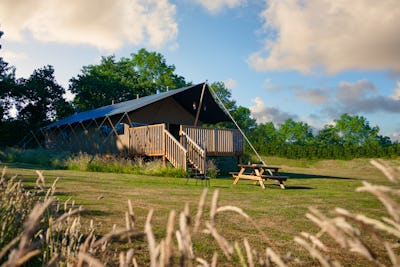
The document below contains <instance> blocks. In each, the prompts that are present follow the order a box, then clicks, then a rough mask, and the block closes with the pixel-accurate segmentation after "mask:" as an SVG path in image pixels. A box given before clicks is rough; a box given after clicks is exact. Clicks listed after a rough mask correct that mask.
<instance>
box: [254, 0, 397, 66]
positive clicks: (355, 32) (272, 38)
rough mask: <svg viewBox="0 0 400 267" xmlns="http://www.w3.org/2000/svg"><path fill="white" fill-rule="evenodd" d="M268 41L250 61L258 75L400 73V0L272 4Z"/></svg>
mask: <svg viewBox="0 0 400 267" xmlns="http://www.w3.org/2000/svg"><path fill="white" fill-rule="evenodd" d="M261 16H262V18H263V19H264V20H265V24H264V28H265V29H266V30H267V34H268V37H269V38H268V40H267V41H266V42H265V45H264V47H263V49H261V50H260V51H258V52H256V53H254V54H252V55H251V56H250V57H249V59H248V62H249V64H250V65H251V66H252V67H253V68H255V69H256V70H259V71H267V70H288V69H292V70H297V71H300V72H303V73H310V72H313V71H316V70H321V69H322V70H324V71H326V72H329V73H336V72H340V71H345V70H349V69H361V70H378V69H383V70H389V71H399V70H400V34H399V32H400V5H399V1H398V0H380V1H379V2H376V1H375V0H356V1H347V0H335V1H331V0H286V1H281V0H271V1H269V6H268V8H267V9H266V10H264V11H263V12H262V14H261Z"/></svg>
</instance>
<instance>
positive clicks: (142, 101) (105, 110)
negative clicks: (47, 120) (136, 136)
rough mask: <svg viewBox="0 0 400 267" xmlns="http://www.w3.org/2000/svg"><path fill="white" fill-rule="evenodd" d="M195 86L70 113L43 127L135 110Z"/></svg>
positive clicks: (47, 127)
mask: <svg viewBox="0 0 400 267" xmlns="http://www.w3.org/2000/svg"><path fill="white" fill-rule="evenodd" d="M195 86H198V85H192V86H187V87H183V88H180V89H175V90H170V91H167V92H162V93H159V94H155V95H149V96H144V97H141V98H138V99H133V100H129V101H125V102H121V103H117V104H113V105H108V106H104V107H100V108H96V109H92V110H88V111H84V112H80V113H76V114H74V115H71V116H69V117H66V118H64V119H61V120H59V121H56V122H53V123H51V124H49V125H47V126H45V127H44V129H50V128H53V127H57V126H61V125H68V124H72V123H76V122H84V121H87V120H93V119H98V118H103V117H110V116H114V115H118V114H124V113H126V112H130V111H134V110H137V109H139V108H142V107H144V106H147V105H149V104H152V103H154V102H157V101H160V100H162V99H165V98H167V97H170V96H173V95H175V94H178V93H181V92H183V91H186V90H188V89H191V88H192V87H195Z"/></svg>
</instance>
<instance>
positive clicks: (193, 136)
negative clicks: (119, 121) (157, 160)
mask: <svg viewBox="0 0 400 267" xmlns="http://www.w3.org/2000/svg"><path fill="white" fill-rule="evenodd" d="M179 136H180V138H179V139H180V140H179V141H178V140H177V139H176V138H175V137H174V136H173V135H172V134H171V133H170V132H169V131H168V130H167V129H166V126H165V124H155V125H149V126H140V127H133V128H129V145H128V152H129V154H130V155H146V156H161V157H163V158H164V159H168V160H169V161H170V162H171V163H172V164H173V165H174V166H175V167H178V168H182V169H184V170H187V166H188V164H190V165H191V166H192V167H194V168H196V169H197V170H198V171H199V173H200V174H204V173H205V171H206V168H207V167H206V161H207V157H208V156H238V157H239V156H241V155H243V151H244V146H243V145H244V144H243V137H242V135H241V134H240V132H239V131H237V130H232V129H213V128H202V127H193V126H185V125H181V127H180V131H179Z"/></svg>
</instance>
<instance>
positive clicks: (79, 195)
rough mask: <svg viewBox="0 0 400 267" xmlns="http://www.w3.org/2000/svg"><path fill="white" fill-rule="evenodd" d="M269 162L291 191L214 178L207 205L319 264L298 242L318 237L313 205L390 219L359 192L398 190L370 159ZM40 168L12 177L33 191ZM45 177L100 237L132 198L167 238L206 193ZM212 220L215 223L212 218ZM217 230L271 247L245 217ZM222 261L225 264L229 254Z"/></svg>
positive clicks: (180, 186)
mask: <svg viewBox="0 0 400 267" xmlns="http://www.w3.org/2000/svg"><path fill="white" fill-rule="evenodd" d="M267 162H268V164H270V165H277V166H281V167H282V172H283V173H285V174H286V175H288V176H289V177H290V179H289V180H288V181H287V182H286V183H285V184H286V187H287V189H286V190H281V189H280V188H279V186H278V185H276V184H275V183H274V182H272V181H267V182H266V189H265V190H262V189H261V188H260V187H259V186H258V185H254V184H252V182H251V181H244V180H240V181H239V183H238V184H237V185H233V184H232V179H231V177H221V178H216V179H212V180H211V186H210V187H209V193H208V197H207V205H209V204H210V202H211V197H212V193H213V191H214V190H216V189H218V190H219V191H220V202H219V204H220V205H233V206H237V207H240V208H241V209H243V211H244V212H245V213H247V214H248V215H250V216H251V217H252V218H253V220H254V221H255V222H256V223H257V225H258V226H259V227H260V229H261V230H262V231H263V232H264V233H265V234H266V235H267V236H268V237H269V239H270V240H271V241H272V242H273V245H274V246H275V247H276V248H277V250H278V251H279V252H280V253H282V254H285V253H286V252H289V251H290V252H293V253H294V255H296V256H299V257H300V258H301V259H303V260H304V261H305V263H304V264H305V265H308V264H310V263H313V262H312V261H310V259H308V258H307V257H306V255H307V253H306V252H304V251H303V250H302V249H301V248H300V247H299V246H298V245H296V244H295V243H294V242H293V237H294V236H295V235H298V234H299V233H300V232H302V231H306V232H311V233H317V231H318V228H317V227H316V226H314V225H313V223H312V222H311V221H309V220H308V219H307V218H306V217H305V216H304V215H305V213H306V212H307V211H308V207H315V208H318V209H319V210H320V211H322V212H324V213H326V214H329V211H330V210H333V209H334V208H335V207H342V208H345V209H348V210H349V211H351V212H355V213H362V214H365V215H367V216H371V217H374V218H380V217H382V216H385V215H386V212H385V209H384V207H383V205H382V204H381V203H380V202H379V201H378V200H377V199H376V198H375V197H374V196H372V195H370V194H368V193H356V192H355V189H356V188H357V187H359V186H360V185H361V182H362V181H368V182H371V183H374V184H380V185H391V184H390V182H388V181H387V180H386V178H385V177H384V176H383V174H381V173H380V172H379V171H378V170H377V169H375V168H374V167H373V166H372V165H370V163H369V161H368V160H366V159H358V160H352V161H307V160H287V159H280V158H268V159H267ZM390 164H393V165H397V166H399V165H400V159H398V160H391V161H390ZM36 169H42V170H43V168H41V167H37V166H33V165H27V164H10V165H8V171H7V172H8V174H9V176H11V175H15V174H17V175H18V177H19V179H22V180H23V183H24V184H25V185H27V186H33V184H34V182H35V180H36V178H37V175H36V174H35V170H36ZM43 174H44V176H45V178H46V182H47V183H48V184H49V185H50V184H51V183H52V182H53V180H54V179H55V178H56V177H60V180H59V182H58V185H57V192H58V193H57V196H58V197H59V198H60V199H62V200H66V199H68V198H70V197H71V200H74V201H75V203H76V204H77V205H82V206H83V208H84V209H86V210H87V212H86V213H85V214H84V215H83V217H84V219H85V220H89V219H93V220H94V222H95V224H96V225H97V227H98V230H99V231H100V233H106V232H108V231H110V230H111V229H112V227H113V225H114V224H115V225H117V227H124V226H125V212H126V211H127V201H128V199H130V200H131V201H132V204H133V207H134V212H135V216H136V222H137V227H138V228H139V229H143V226H144V223H145V221H146V216H147V213H148V212H149V210H150V209H154V215H153V220H152V225H153V227H154V231H155V233H156V237H157V236H158V237H161V236H163V235H164V233H165V225H166V221H167V217H168V213H169V212H170V210H172V209H173V210H176V211H178V212H179V211H182V210H183V207H184V205H185V203H188V204H189V207H190V211H191V214H193V217H194V215H195V214H196V211H197V205H198V201H199V198H200V195H201V193H202V191H203V188H204V186H203V184H202V183H201V181H197V184H196V181H195V180H194V179H190V180H189V181H188V183H187V180H186V178H167V177H154V176H138V175H129V174H115V173H94V172H77V171H66V170H51V169H46V170H43ZM206 212H208V208H207V209H206ZM204 216H205V220H207V218H208V214H205V215H204ZM203 221H204V220H203ZM217 228H218V229H220V231H221V233H222V234H223V235H224V236H225V237H227V238H228V239H229V240H237V241H238V242H242V240H243V238H244V237H246V238H247V239H248V240H249V241H250V243H251V245H252V246H253V247H254V248H255V249H257V250H258V251H259V252H260V253H263V252H264V250H263V249H265V247H266V246H267V244H265V243H264V241H263V239H261V238H260V236H259V233H258V231H257V230H256V229H254V227H253V226H252V225H251V224H250V223H249V222H247V221H246V220H244V219H243V217H241V216H239V215H237V214H234V213H225V214H223V215H221V216H220V217H219V218H218V225H217ZM196 238H197V242H196V240H194V243H195V246H194V247H195V250H197V252H198V253H196V254H198V255H202V256H204V258H207V259H209V258H211V256H212V251H213V250H215V249H217V245H216V244H215V243H214V241H213V240H212V239H211V238H209V237H208V236H207V235H204V234H199V235H198V236H197V237H196ZM323 241H325V242H326V243H327V244H330V245H332V248H333V249H332V250H331V251H330V255H331V256H332V257H334V258H336V259H338V260H339V261H340V262H341V263H343V264H346V265H357V264H358V265H365V264H368V262H366V261H364V260H361V258H358V257H354V256H352V254H349V253H348V252H347V251H343V250H341V249H340V248H339V247H338V246H337V245H335V244H334V243H333V242H332V241H331V240H330V239H329V238H323ZM138 243H139V244H138V245H137V247H136V252H137V253H140V250H146V248H144V246H145V243H143V242H142V241H139V242H138ZM220 259H221V260H222V259H223V256H222V253H221V256H220Z"/></svg>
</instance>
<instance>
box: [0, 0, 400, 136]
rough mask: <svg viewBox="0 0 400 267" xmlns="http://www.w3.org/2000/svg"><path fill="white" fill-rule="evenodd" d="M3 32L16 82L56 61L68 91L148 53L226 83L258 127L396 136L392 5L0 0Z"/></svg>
mask: <svg viewBox="0 0 400 267" xmlns="http://www.w3.org/2000/svg"><path fill="white" fill-rule="evenodd" d="M0 27H1V30H3V31H4V32H5V34H4V36H3V38H2V39H1V43H2V45H3V48H2V49H1V50H0V53H1V56H2V57H4V59H5V60H6V61H7V62H9V63H10V64H11V65H14V66H15V67H16V68H17V76H19V77H21V76H22V77H27V76H29V75H30V74H31V73H32V72H33V70H34V69H35V68H39V67H42V66H43V65H46V64H51V65H53V66H54V68H55V71H56V73H55V74H56V79H57V80H58V82H60V83H61V84H62V85H63V86H64V87H66V88H67V87H68V80H69V79H70V78H71V77H73V76H76V75H77V74H78V73H79V72H80V69H81V68H82V66H85V65H89V64H97V63H98V62H99V59H100V58H101V56H106V55H111V54H115V55H116V56H117V57H128V56H129V55H130V54H131V53H135V52H136V51H137V50H138V49H140V48H142V47H144V48H146V49H148V50H151V51H157V52H160V53H162V54H163V55H164V56H165V58H166V60H167V63H168V64H173V65H175V66H176V73H178V74H180V75H182V76H184V77H185V78H186V79H187V80H188V81H192V82H194V83H200V82H203V81H205V80H208V81H209V82H214V81H224V82H225V84H226V86H227V87H228V88H230V89H231V90H232V94H233V98H234V99H235V100H236V101H237V103H238V104H239V105H242V106H245V107H248V108H250V110H251V111H252V116H253V117H254V118H256V119H257V121H258V122H268V121H272V122H274V123H275V124H276V125H279V124H280V123H282V122H284V121H285V120H286V119H287V118H293V119H295V120H301V121H304V122H307V123H308V124H310V125H311V126H312V127H314V128H316V129H318V128H321V127H322V126H323V125H325V124H327V123H332V121H333V120H334V119H337V118H339V116H340V115H341V114H342V113H344V112H347V113H350V114H357V115H362V116H365V117H367V119H368V120H369V122H370V123H371V125H372V126H375V125H379V126H380V128H381V134H383V135H387V136H389V137H391V138H392V140H400V137H399V135H400V116H399V115H400V34H399V33H400V3H399V1H398V0H380V1H375V0H355V1H350V2H349V1H347V0H335V1H330V0H267V1H265V0H264V1H263V0H247V1H246V0H119V1H112V0H69V1H67V0H24V1H15V0H2V1H1V2H0Z"/></svg>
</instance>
